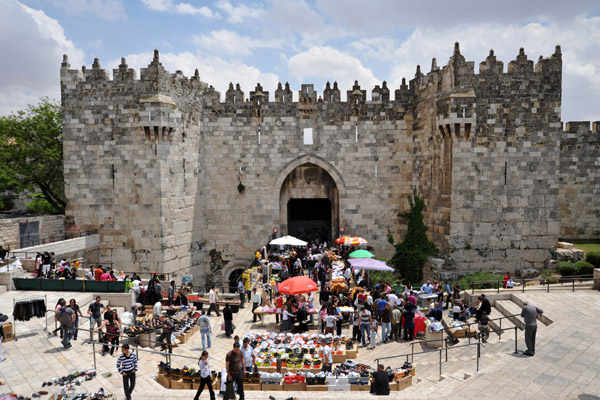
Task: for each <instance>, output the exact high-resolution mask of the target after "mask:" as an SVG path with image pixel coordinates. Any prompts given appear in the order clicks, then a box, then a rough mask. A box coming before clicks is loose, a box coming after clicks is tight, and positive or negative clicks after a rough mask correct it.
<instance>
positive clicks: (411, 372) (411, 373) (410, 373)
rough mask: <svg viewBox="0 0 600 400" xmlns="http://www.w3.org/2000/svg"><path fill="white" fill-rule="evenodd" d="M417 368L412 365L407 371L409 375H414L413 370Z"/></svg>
mask: <svg viewBox="0 0 600 400" xmlns="http://www.w3.org/2000/svg"><path fill="white" fill-rule="evenodd" d="M416 369H417V368H416V367H415V366H414V365H413V367H412V368H411V369H410V372H409V373H408V374H409V375H410V376H415V370H416Z"/></svg>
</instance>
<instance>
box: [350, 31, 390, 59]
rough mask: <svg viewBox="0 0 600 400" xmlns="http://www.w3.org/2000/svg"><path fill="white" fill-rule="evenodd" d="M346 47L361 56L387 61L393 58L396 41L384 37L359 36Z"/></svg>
mask: <svg viewBox="0 0 600 400" xmlns="http://www.w3.org/2000/svg"><path fill="white" fill-rule="evenodd" d="M348 47H349V48H350V49H352V50H353V51H355V52H357V53H360V54H361V55H362V56H366V57H370V58H375V59H379V60H386V61H389V60H392V59H393V58H394V52H395V50H396V42H395V40H393V39H390V38H386V37H372V38H361V39H358V40H356V41H354V42H351V43H350V44H349V45H348Z"/></svg>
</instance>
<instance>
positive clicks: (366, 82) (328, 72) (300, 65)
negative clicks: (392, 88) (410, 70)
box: [288, 47, 381, 99]
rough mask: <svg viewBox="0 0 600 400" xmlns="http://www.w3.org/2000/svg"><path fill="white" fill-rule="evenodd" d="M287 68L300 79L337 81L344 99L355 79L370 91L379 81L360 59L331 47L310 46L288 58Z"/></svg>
mask: <svg viewBox="0 0 600 400" xmlns="http://www.w3.org/2000/svg"><path fill="white" fill-rule="evenodd" d="M288 69H289V72H290V74H291V75H292V76H294V77H295V78H297V79H298V80H299V81H302V80H303V79H304V78H323V79H327V80H330V81H331V82H333V81H337V82H338V87H339V88H340V90H341V91H342V99H345V95H346V93H345V90H347V89H350V88H351V87H352V85H353V84H354V81H355V80H358V83H359V84H360V85H361V88H363V89H366V90H367V92H368V93H370V91H371V89H372V88H373V87H374V86H375V85H378V84H380V83H381V81H380V80H378V79H377V78H375V76H374V75H373V72H372V71H371V70H370V69H369V68H366V67H365V66H363V65H362V63H361V62H360V60H358V59H357V58H354V57H352V56H350V55H348V54H345V53H342V52H341V51H339V50H337V49H334V48H332V47H312V48H310V49H308V50H307V51H305V52H303V53H299V54H296V55H294V56H292V57H290V58H289V60H288Z"/></svg>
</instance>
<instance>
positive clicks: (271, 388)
mask: <svg viewBox="0 0 600 400" xmlns="http://www.w3.org/2000/svg"><path fill="white" fill-rule="evenodd" d="M261 387H262V391H263V392H281V391H283V385H265V384H264V383H263V384H262V385H261Z"/></svg>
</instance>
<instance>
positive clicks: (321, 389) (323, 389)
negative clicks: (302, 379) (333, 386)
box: [306, 385, 328, 392]
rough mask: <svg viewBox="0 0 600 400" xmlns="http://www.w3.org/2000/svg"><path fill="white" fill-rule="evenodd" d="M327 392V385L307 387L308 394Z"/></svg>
mask: <svg viewBox="0 0 600 400" xmlns="http://www.w3.org/2000/svg"><path fill="white" fill-rule="evenodd" d="M327 390H328V387H327V385H306V391H307V392H326V391H327Z"/></svg>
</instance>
